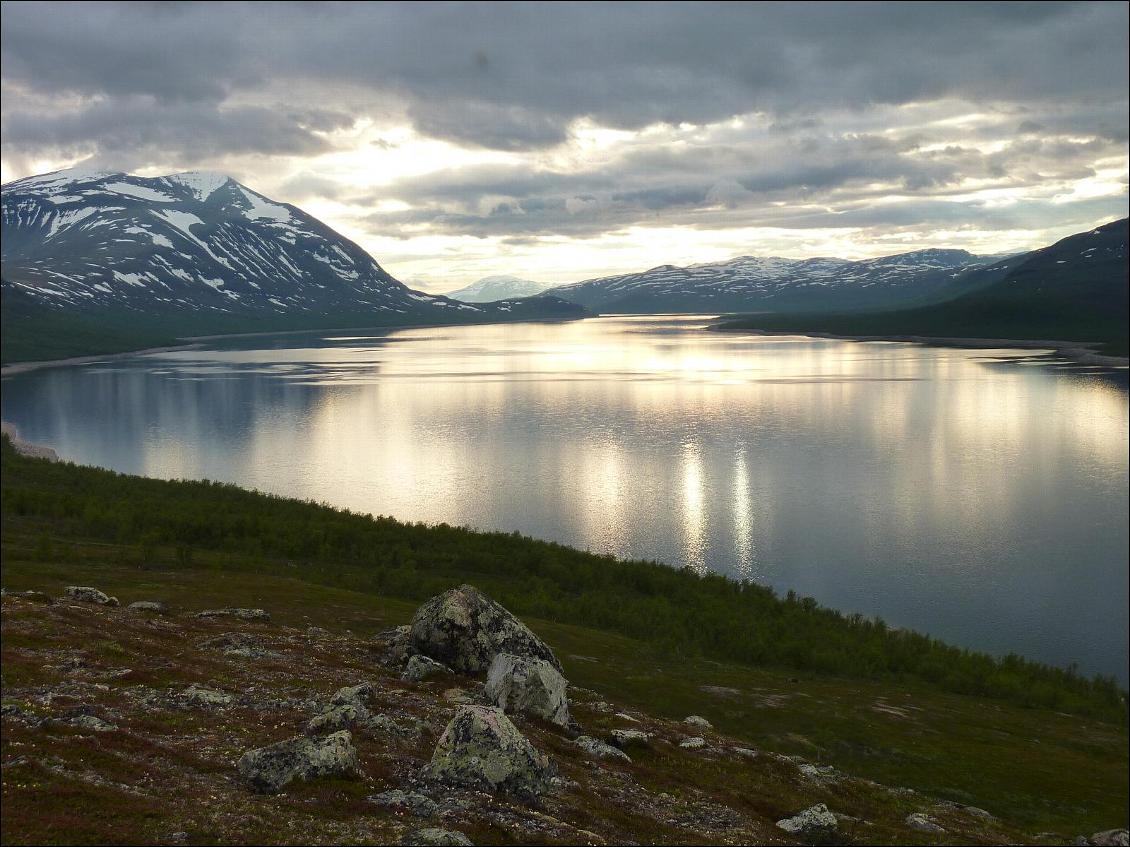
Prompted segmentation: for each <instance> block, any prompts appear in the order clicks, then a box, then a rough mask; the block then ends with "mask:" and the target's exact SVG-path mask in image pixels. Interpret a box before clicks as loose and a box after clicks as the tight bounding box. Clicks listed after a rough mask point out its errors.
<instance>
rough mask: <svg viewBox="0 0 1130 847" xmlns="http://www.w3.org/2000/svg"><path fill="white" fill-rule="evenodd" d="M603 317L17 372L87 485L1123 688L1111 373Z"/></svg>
mask: <svg viewBox="0 0 1130 847" xmlns="http://www.w3.org/2000/svg"><path fill="white" fill-rule="evenodd" d="M708 320H709V319H708V318H707V317H696V316H679V317H605V318H597V319H591V320H585V321H580V322H574V323H563V324H509V325H494V326H474V327H444V328H421V329H397V330H372V331H364V332H352V331H351V332H334V333H304V334H290V335H277V336H261V337H244V338H239V339H223V340H213V341H208V342H206V343H205V345H204V346H203V347H201V348H200V349H193V350H181V351H172V352H161V353H150V354H142V355H135V356H131V357H126V358H122V359H113V360H108V361H105V362H102V363H96V364H88V365H82V366H70V367H59V368H53V369H47V370H39V371H32V372H27V373H23V374H18V375H14V376H11V377H9V378H6V379H5V380H4V382H3V393H2V407H3V408H2V412H3V418H4V420H8V421H12V422H14V423H15V424H16V425H17V426H18V427H19V429H20V431H21V434H22V435H23V436H24V437H25V438H27V439H29V440H31V441H35V442H39V443H43V444H47V445H50V446H51V447H54V448H55V449H56V450H57V451H58V452H59V454H60V455H61V456H63V457H64V458H67V459H72V460H74V461H77V462H83V463H88V464H95V465H101V466H105V467H108V468H113V469H115V470H120V471H127V472H130V473H139V474H145V475H147V476H154V477H168V478H175V477H189V478H208V479H214V480H225V481H229V482H234V483H238V484H240V485H243V486H247V487H250V488H257V489H260V490H262V491H270V492H274V493H278V494H284V495H289V496H294V497H301V498H308V499H312V500H317V501H324V502H327V503H330V504H333V505H336V506H343V507H348V508H350V509H353V510H358V511H364V512H370V513H372V514H382V515H391V516H394V517H396V518H400V519H402V520H407V521H427V522H429V523H436V522H446V523H450V524H465V525H468V526H472V527H477V528H483V529H498V530H505V531H517V532H521V533H524V534H528V535H532V536H536V537H539V538H545V539H550V540H554V541H560V542H563V543H566V544H569V545H573V546H577V547H582V548H586V549H589V550H594V551H598V552H603V553H611V554H614V555H616V556H622V557H634V558H644V559H656V560H659V561H662V562H666V563H669V564H671V565H674V566H687V567H691V568H695V569H698V570H706V569H710V570H715V571H719V572H721V573H724V574H727V575H729V576H732V577H734V578H737V579H749V580H754V581H756V582H759V583H764V584H768V585H772V586H773V587H775V588H776V589H778V591H780V592H782V593H783V592H785V591H787V590H789V589H792V590H795V591H796V592H798V593H800V594H803V595H810V596H812V597H815V598H816V599H817V600H819V601H820V602H821V603H823V604H825V605H828V606H832V607H834V608H838V609H841V610H843V611H845V612H860V613H862V614H864V615H878V616H881V617H882V618H883V619H884V620H886V621H887V622H888V623H889V624H891V625H894V626H900V627H905V628H912V629H917V630H919V631H922V632H927V633H930V634H931V635H934V636H937V637H939V638H942V639H944V640H947V641H950V642H952V643H955V644H959V645H963V646H968V647H971V648H975V649H979V650H985V651H989V652H992V653H995V654H1003V653H1007V652H1009V651H1013V652H1017V653H1019V654H1021V655H1024V656H1026V657H1030V658H1034V659H1039V660H1042V661H1046V662H1051V663H1054V664H1058V665H1067V664H1069V663H1072V662H1075V663H1078V665H1079V666H1080V668H1081V669H1082V670H1083V671H1084V672H1088V673H1089V672H1101V673H1105V674H1113V675H1116V676H1118V677H1119V678H1120V680H1121V681H1122V682H1123V683H1125V682H1126V681H1127V629H1128V627H1127V609H1128V600H1127V555H1128V542H1127V506H1128V503H1127V444H1128V437H1130V436H1128V428H1127V426H1128V415H1127V409H1128V404H1127V385H1126V383H1127V380H1126V372H1125V371H1121V372H1110V371H1105V372H1104V371H1101V370H1098V369H1094V368H1083V367H1077V366H1070V365H1068V364H1067V363H1063V362H1059V361H1057V360H1055V359H1054V358H1052V357H1049V356H1046V355H1033V354H1032V353H1031V352H1030V351H1019V350H956V349H939V348H930V347H923V346H918V345H913V344H905V343H885V342H868V343H857V342H850V341H840V340H828V339H814V338H807V337H761V336H746V335H735V334H729V333H717V332H709V331H706V330H705V326H706V325H707V323H708Z"/></svg>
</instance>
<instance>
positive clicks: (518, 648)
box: [412, 585, 561, 674]
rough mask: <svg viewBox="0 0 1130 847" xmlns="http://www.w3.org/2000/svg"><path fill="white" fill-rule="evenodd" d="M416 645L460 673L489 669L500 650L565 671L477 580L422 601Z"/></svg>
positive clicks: (414, 638) (414, 623) (415, 619)
mask: <svg viewBox="0 0 1130 847" xmlns="http://www.w3.org/2000/svg"><path fill="white" fill-rule="evenodd" d="M412 644H413V645H414V646H415V647H416V649H417V650H419V651H420V652H421V653H423V654H424V655H426V656H430V657H431V658H433V659H435V660H436V661H439V662H443V663H444V664H445V665H447V666H448V667H450V668H451V669H452V670H454V671H457V672H459V673H468V674H475V673H479V672H481V671H485V670H486V669H487V668H488V667H490V664H491V662H493V661H494V657H495V656H497V655H498V654H499V653H509V654H511V655H513V656H524V657H527V658H531V659H544V660H545V661H547V662H549V663H550V664H551V665H553V667H554V668H555V669H556V670H557V671H559V672H560V671H561V663H560V662H559V661H558V660H557V657H556V656H555V655H554V654H553V651H552V650H551V649H549V647H548V646H547V645H546V644H545V642H544V641H542V640H541V639H540V638H538V637H537V636H536V635H534V633H533V632H532V631H531V630H530V628H529V627H527V626H526V625H525V624H524V623H522V622H521V621H520V620H518V619H517V618H516V617H514V616H513V615H512V614H510V612H508V611H507V610H506V609H504V608H503V607H502V606H501V605H499V604H498V603H496V602H495V601H494V600H492V599H491V598H489V597H487V596H486V595H485V594H483V593H482V592H481V591H479V590H478V589H477V588H475V587H474V586H473V585H461V586H459V587H458V588H453V589H451V590H450V591H447V592H444V593H443V594H440V595H438V596H436V597H433V598H431V599H430V600H428V601H427V602H426V603H424V604H423V605H422V606H420V608H419V609H417V610H416V614H415V616H414V617H413V618H412Z"/></svg>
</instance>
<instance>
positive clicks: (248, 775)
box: [238, 730, 360, 794]
mask: <svg viewBox="0 0 1130 847" xmlns="http://www.w3.org/2000/svg"><path fill="white" fill-rule="evenodd" d="M238 768H239V773H240V776H242V777H243V778H244V779H245V780H247V781H248V782H249V783H251V786H252V787H253V788H255V789H256V790H258V791H263V792H267V793H272V794H274V793H277V792H279V791H281V790H282V789H283V788H284V787H286V786H287V785H288V784H289V783H291V782H293V781H294V780H296V779H302V780H306V779H315V778H317V777H324V776H356V775H357V774H358V773H359V772H360V764H359V762H358V760H357V751H356V749H354V747H353V736H352V735H350V734H349V732H348V731H344V730H343V731H341V732H335V733H333V734H332V735H328V736H326V737H325V738H323V739H320V740H313V739H310V738H306V737H303V736H299V737H297V738H290V739H288V740H286V741H280V742H278V743H277V744H271V745H270V746H268V747H260V748H259V749H257V750H250V751H248V752H247V753H244V754H243V756H241V757H240V759H239V763H238Z"/></svg>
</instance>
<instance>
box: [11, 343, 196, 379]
mask: <svg viewBox="0 0 1130 847" xmlns="http://www.w3.org/2000/svg"><path fill="white" fill-rule="evenodd" d="M203 346H204V345H203V344H177V345H174V346H172V347H146V348H144V349H141V350H123V351H121V352H120V353H103V354H101V355H98V356H73V357H71V358H70V359H48V360H46V361H42V362H13V363H12V364H10V365H4V367H2V368H0V378H3V377H7V376H15V375H16V374H22V373H27V372H28V371H38V370H41V369H42V368H62V367H66V366H67V365H92V364H95V363H96V362H110V361H113V360H114V359H124V358H126V357H127V356H144V355H145V354H146V353H172V352H176V351H178V350H195V349H196V348H197V347H203Z"/></svg>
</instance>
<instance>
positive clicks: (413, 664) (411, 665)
mask: <svg viewBox="0 0 1130 847" xmlns="http://www.w3.org/2000/svg"><path fill="white" fill-rule="evenodd" d="M450 675H451V668H449V667H448V666H447V665H441V664H440V663H439V662H437V661H435V660H434V659H429V658H428V657H427V656H412V657H411V658H410V659H409V660H408V665H407V666H406V667H405V668H404V673H402V674H401V675H400V678H401V679H402V680H404V681H405V682H423V681H424V680H425V679H427V678H428V677H431V676H450Z"/></svg>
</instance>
